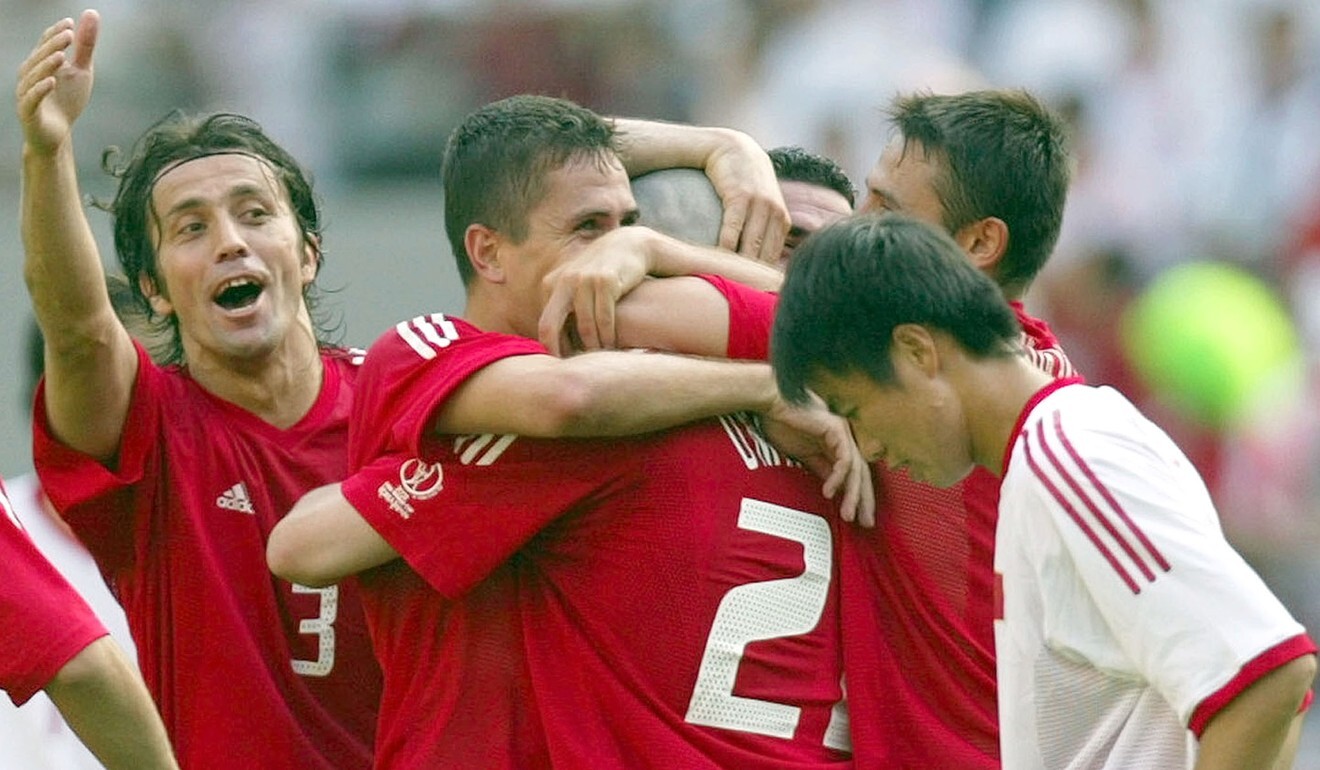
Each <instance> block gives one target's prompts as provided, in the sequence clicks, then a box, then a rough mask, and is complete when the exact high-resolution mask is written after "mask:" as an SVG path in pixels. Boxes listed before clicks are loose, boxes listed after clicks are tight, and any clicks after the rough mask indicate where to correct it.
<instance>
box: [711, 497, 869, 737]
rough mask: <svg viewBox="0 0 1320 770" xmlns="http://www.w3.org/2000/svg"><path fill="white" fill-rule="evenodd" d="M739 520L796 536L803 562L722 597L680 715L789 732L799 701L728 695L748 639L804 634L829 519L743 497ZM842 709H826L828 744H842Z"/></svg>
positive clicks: (815, 602)
mask: <svg viewBox="0 0 1320 770" xmlns="http://www.w3.org/2000/svg"><path fill="white" fill-rule="evenodd" d="M738 526H739V527H740V528H742V529H748V530H752V531H753V532H761V533H763V534H767V535H773V536H775V537H782V538H785V539H787V540H793V541H795V542H798V543H801V544H802V560H803V562H804V565H805V569H803V570H802V574H800V575H798V576H796V577H792V578H784V579H779V580H766V581H762V582H759V583H749V584H747V585H741V586H735V587H734V588H732V589H730V590H729V592H728V593H727V594H725V595H724V598H723V599H721V600H720V606H719V609H718V610H717V611H716V613H715V622H714V624H713V625H712V626H711V629H710V636H709V637H708V638H707V639H706V652H705V654H704V655H703V656H702V658H701V667H700V669H698V671H697V682H696V685H695V687H694V688H693V691H692V700H691V701H690V702H689V703H688V711H687V717H686V718H687V721H688V722H690V723H692V724H697V725H705V726H707V727H718V728H722V729H725V730H738V731H741V732H749V733H757V734H759V735H769V736H773V737H776V738H784V739H791V738H792V737H793V734H794V732H796V731H797V726H798V719H799V717H800V716H801V713H800V712H801V709H800V708H798V707H797V706H790V705H788V704H785V703H774V702H772V701H766V700H760V699H757V698H745V697H742V696H740V695H734V694H733V687H734V682H735V680H736V679H737V678H738V666H739V665H740V664H741V663H742V658H743V652H744V650H746V648H747V645H748V644H749V643H750V642H755V641H761V640H764V639H777V638H780V637H786V636H797V635H799V634H805V633H808V632H809V631H811V630H812V629H813V628H815V627H816V624H817V623H819V622H820V616H821V613H822V612H824V610H825V601H826V599H827V598H828V596H829V588H830V572H831V568H832V565H833V550H832V538H831V536H830V526H829V524H828V523H827V522H826V521H825V520H824V519H822V518H821V517H819V516H815V515H813V514H810V513H804V512H803V511H798V510H794V509H792V508H785V507H784V506H781V505H775V504H773V503H767V502H763V501H761V500H749V499H747V498H743V501H742V506H741V508H740V510H739V512H738ZM845 714H846V711H844V709H842V708H840V707H838V706H836V707H835V708H834V710H833V713H832V714H831V718H830V725H829V728H828V730H827V731H826V734H825V743H826V745H828V746H830V747H832V748H838V749H846V748H847V747H848V738H847V727H846V724H844V722H845V721H846V719H847V717H846V716H845Z"/></svg>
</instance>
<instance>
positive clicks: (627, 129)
mask: <svg viewBox="0 0 1320 770" xmlns="http://www.w3.org/2000/svg"><path fill="white" fill-rule="evenodd" d="M614 125H615V127H616V128H617V130H618V136H619V158H620V159H621V160H622V161H623V167H624V168H625V169H627V171H628V176H638V175H640V174H645V173H646V172H648V171H655V170H656V169H661V168H675V167H686V168H705V167H706V164H707V163H708V162H709V160H710V158H711V157H712V156H713V155H714V154H715V153H716V152H717V151H718V150H720V149H721V148H724V147H728V146H731V145H734V144H736V143H737V142H739V141H742V140H743V137H744V136H745V135H743V134H741V133H740V132H737V131H734V130H733V129H728V128H716V127H711V126H693V125H688V124H684V123H664V122H660V121H654V120H639V119H636V118H614ZM746 140H747V141H751V139H750V137H748V138H747V139H746Z"/></svg>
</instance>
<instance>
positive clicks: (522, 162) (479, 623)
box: [270, 97, 851, 768]
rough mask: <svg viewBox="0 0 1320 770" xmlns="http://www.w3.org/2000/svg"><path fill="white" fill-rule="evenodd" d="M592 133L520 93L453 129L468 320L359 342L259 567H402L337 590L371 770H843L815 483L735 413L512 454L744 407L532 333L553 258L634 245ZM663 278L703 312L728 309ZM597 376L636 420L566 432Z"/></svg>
mask: <svg viewBox="0 0 1320 770" xmlns="http://www.w3.org/2000/svg"><path fill="white" fill-rule="evenodd" d="M616 141H617V140H616V139H615V138H614V132H613V129H612V127H611V125H610V124H609V123H607V122H605V121H603V120H601V119H600V118H599V117H597V116H595V115H594V114H593V113H591V112H590V111H588V110H584V109H582V108H580V107H577V106H576V105H573V104H571V103H568V102H564V101H562V100H555V99H546V98H540V97H515V98H513V99H509V100H504V101H502V102H497V103H494V104H491V105H488V106H487V107H484V108H482V109H481V110H478V111H477V112H475V113H473V114H472V115H470V116H469V117H468V118H467V119H466V120H465V121H464V123H463V124H462V125H460V127H459V128H458V129H456V131H455V133H454V134H453V135H452V136H451V138H450V142H449V146H448V149H447V152H446V162H445V188H446V196H445V200H446V227H447V229H448V231H449V233H450V238H451V241H452V243H453V246H454V251H455V253H456V254H459V255H464V256H465V258H460V259H459V266H460V272H461V273H462V274H463V275H464V277H465V280H466V281H467V287H468V305H467V316H468V318H467V320H463V319H457V318H452V317H448V316H444V315H441V314H434V315H430V316H423V317H419V318H415V319H412V320H410V321H404V322H402V323H400V324H398V326H397V327H396V328H395V329H394V330H392V331H390V332H388V333H387V334H386V335H384V336H383V337H382V338H381V339H380V340H378V341H377V343H376V344H375V345H373V347H372V351H371V353H370V354H369V356H368V359H367V364H366V366H365V367H364V372H363V375H364V376H363V379H362V382H361V386H362V387H361V390H360V391H359V394H358V402H357V405H356V407H355V417H354V420H353V425H354V429H353V436H352V441H351V449H350V453H351V456H352V460H351V464H352V467H353V469H354V473H353V475H351V476H350V477H349V479H348V480H346V481H345V482H344V483H343V484H342V485H341V486H340V487H338V488H335V487H331V488H328V489H325V490H318V491H317V492H316V493H314V494H313V495H309V496H308V497H307V498H305V499H304V501H303V502H302V503H300V504H299V507H298V508H297V509H295V510H294V511H293V512H292V513H291V514H290V515H289V516H288V517H286V518H285V520H284V521H283V522H281V525H280V527H279V528H278V529H277V530H276V532H275V533H274V534H273V535H272V538H271V543H270V560H271V564H272V566H273V567H274V569H275V570H276V571H277V572H280V573H284V574H291V575H295V576H297V577H298V578H299V579H302V580H305V581H309V582H310V581H313V580H315V581H320V580H326V579H335V578H337V577H339V576H340V575H342V574H344V573H345V572H351V571H354V570H358V569H364V568H367V567H370V566H372V565H374V564H377V563H381V562H384V561H387V560H389V559H393V558H394V557H395V556H397V555H402V556H403V558H404V562H393V563H391V564H388V565H386V566H385V567H383V568H380V569H376V570H372V571H369V572H366V573H364V574H363V575H362V576H361V578H360V579H361V581H362V583H363V585H364V588H365V589H366V601H367V606H368V612H369V615H370V616H371V618H372V621H373V635H374V638H375V641H376V645H377V651H378V654H379V655H380V657H381V659H382V665H383V667H384V669H385V672H386V693H385V699H384V702H383V705H382V723H381V728H380V730H381V744H380V751H381V754H380V757H379V760H380V761H381V762H382V763H383V764H384V765H385V766H389V767H439V766H465V764H464V763H467V764H471V763H472V762H474V761H478V760H479V761H480V762H481V763H482V764H483V766H503V767H517V766H524V767H537V766H550V765H554V766H562V767H620V768H622V767H629V768H632V767H691V768H703V767H704V768H722V767H744V768H756V767H764V768H772V767H773V768H784V767H835V766H849V765H850V764H851V761H850V759H849V757H848V753H847V750H846V746H847V729H846V711H845V710H844V708H843V704H842V698H843V693H842V688H841V675H842V671H841V668H840V664H841V656H840V652H839V647H838V633H839V629H838V617H837V611H836V604H835V602H836V596H835V594H836V583H835V580H834V577H835V575H834V568H833V558H834V557H833V554H834V547H833V541H834V532H835V529H836V527H837V524H836V523H834V522H833V521H832V518H833V517H835V516H836V515H837V514H836V513H835V512H834V511H833V509H832V507H831V506H830V505H829V504H828V503H827V501H826V500H825V499H824V498H823V497H822V495H821V494H820V492H819V490H818V483H817V482H816V481H814V480H813V479H811V478H810V477H809V476H808V475H807V473H806V472H805V470H804V469H803V468H801V467H799V466H798V465H797V463H795V462H793V461H791V460H789V459H788V458H787V457H786V456H785V455H783V454H781V453H780V452H779V451H777V450H776V449H774V448H773V447H772V446H771V445H770V444H769V443H768V442H767V441H766V439H765V438H764V437H763V436H762V434H761V433H760V432H759V431H758V430H757V429H756V428H755V427H754V425H753V424H752V422H751V421H750V420H749V419H747V418H743V417H722V418H715V419H706V420H702V421H699V422H697V423H695V424H693V425H691V426H689V427H685V428H681V429H677V430H673V431H668V432H662V433H651V434H648V435H644V436H640V437H636V438H628V439H614V440H611V441H602V440H598V439H579V440H575V441H546V440H541V439H538V438H537V436H547V435H556V434H558V433H561V432H563V431H566V430H575V431H577V432H578V434H579V435H581V436H586V435H591V434H593V433H595V434H601V433H608V432H629V431H635V430H639V429H643V428H646V427H651V428H660V427H663V426H665V425H668V424H673V423H674V422H676V421H679V420H691V419H695V418H697V417H700V416H701V412H700V410H701V409H704V410H705V411H704V414H705V415H708V416H709V415H718V414H721V413H724V412H728V411H732V410H734V409H739V408H745V407H761V408H765V407H766V405H767V403H768V402H766V401H765V400H764V395H765V394H764V393H763V392H761V393H759V394H758V396H757V397H756V398H748V396H746V395H741V394H739V395H736V397H735V396H734V395H725V393H726V392H728V393H733V392H734V391H731V390H730V386H729V385H728V384H726V383H734V382H737V383H738V389H739V390H740V391H745V390H746V387H745V382H746V381H747V380H748V376H749V374H748V373H751V374H750V376H751V377H759V376H762V375H764V374H765V373H766V370H765V369H764V368H763V366H764V365H763V364H759V363H746V364H741V365H731V364H728V363H721V362H706V361H699V360H688V359H683V358H676V357H665V356H653V355H646V354H634V353H595V354H586V355H583V356H577V357H574V358H570V359H558V358H555V357H552V356H550V355H548V354H547V352H546V350H545V348H544V347H542V346H541V345H540V344H538V343H537V342H535V340H534V339H533V338H534V335H535V334H536V332H537V323H538V316H539V311H540V306H541V304H542V300H541V294H540V285H541V279H542V278H543V277H544V275H545V274H546V273H547V272H548V271H549V270H550V269H551V268H553V267H554V266H555V265H556V264H558V263H559V261H561V260H562V259H563V258H565V257H566V256H568V255H570V254H574V253H577V252H579V251H581V250H585V249H588V248H590V247H591V246H592V245H593V244H600V243H603V242H605V241H606V240H607V239H611V238H612V236H613V234H614V233H621V235H620V236H619V238H618V239H617V240H619V241H620V242H623V241H626V240H628V239H641V238H648V237H652V236H651V235H648V234H646V233H644V232H643V228H627V227H621V225H624V224H627V223H629V222H630V221H631V219H632V218H633V217H634V216H635V206H634V204H633V201H632V195H631V191H630V190H629V187H628V181H627V176H626V174H625V172H624V169H623V167H622V165H620V163H619V161H618V159H617V157H616V155H615V148H616V146H617V144H616ZM624 230H633V231H634V232H632V233H627V234H623V231H624ZM679 280H680V281H681V282H683V286H684V291H690V292H704V293H705V296H706V298H707V299H709V298H711V297H715V298H717V299H718V300H719V301H720V302H727V304H728V305H734V304H736V302H737V301H739V300H738V296H739V293H740V292H747V290H746V289H741V288H738V287H735V286H734V285H732V284H729V283H727V282H722V281H719V280H712V281H709V282H708V281H703V280H701V279H696V278H693V279H679ZM726 295H727V296H728V297H729V298H728V299H727V300H725V299H724V297H725V296H726ZM757 296H758V297H764V296H765V295H757ZM741 344H742V343H741V341H740V340H739V339H736V338H729V339H726V340H725V341H724V349H723V350H721V351H720V352H722V353H727V354H731V355H733V356H735V357H742V356H743V355H744V353H743V351H741V350H740V345H741ZM739 369H741V370H742V371H741V373H739V374H737V375H733V376H730V375H728V374H726V373H728V372H730V371H735V370H739ZM602 370H605V371H608V372H614V373H617V376H618V378H619V379H620V380H623V379H625V378H633V379H637V378H638V375H639V373H646V372H649V373H650V374H649V375H647V376H644V377H642V378H641V379H642V380H643V381H650V382H652V383H654V387H655V391H654V396H653V401H652V400H640V401H639V400H638V399H637V398H636V397H632V398H630V399H628V400H627V401H622V400H621V401H620V403H619V405H618V410H619V411H618V415H616V419H618V420H620V421H621V422H622V423H623V424H625V425H626V427H625V428H622V429H621V428H620V427H619V424H616V423H613V422H609V421H604V422H603V421H600V420H599V419H593V420H580V419H578V413H579V412H580V409H578V408H577V407H576V406H575V403H576V402H580V401H582V400H583V398H584V395H585V394H584V391H585V390H587V388H586V387H585V383H586V382H587V380H586V379H585V378H584V376H583V374H582V373H585V372H588V371H596V372H598V373H599V372H600V371H602ZM599 378H600V375H599V374H597V380H598V381H599ZM693 403H701V404H703V405H704V406H703V407H694V406H692V405H691V404H693ZM648 421H649V423H648ZM607 425H608V426H609V427H606V426H607ZM478 431H480V433H478ZM519 434H520V435H519ZM838 438H839V440H840V441H841V443H843V444H851V441H850V439H848V438H847V437H846V435H843V434H839V436H838ZM346 502H347V503H350V504H351V505H346V504H345V503H346ZM364 542H365V543H366V544H367V545H366V546H363V545H362V544H363V543H364ZM405 562H406V563H405ZM483 579H484V582H483ZM492 607H493V608H495V609H494V610H492V609H491V608H492ZM493 637H494V638H493ZM479 651H481V652H484V654H481V652H479ZM492 671H494V672H497V676H495V678H489V677H490V675H491V672H492ZM478 674H481V675H483V676H484V677H485V678H480V679H478V678H475V677H476V676H477V675H478ZM472 688H477V689H476V691H475V694H474V691H473V689H472ZM471 703H478V704H481V705H482V707H484V708H485V709H486V711H487V715H486V718H487V719H489V720H490V721H487V722H482V721H481V720H476V719H473V718H472V716H471V714H470V713H469V712H468V710H467V708H466V705H465V704H471ZM419 723H421V724H426V725H428V730H427V732H425V733H423V732H419V731H418V729H417V727H416V726H417V725H418V724H419ZM474 736H476V737H475V739H474ZM459 740H464V741H467V743H466V744H456V741H459Z"/></svg>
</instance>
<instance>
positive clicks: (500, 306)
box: [463, 284, 535, 337]
mask: <svg viewBox="0 0 1320 770" xmlns="http://www.w3.org/2000/svg"><path fill="white" fill-rule="evenodd" d="M505 304H506V303H502V302H500V301H499V298H498V297H497V296H496V295H495V294H494V292H492V291H491V287H490V286H489V285H485V284H483V285H479V286H475V287H473V288H472V289H471V290H470V291H469V292H468V297H467V304H466V305H465V306H464V308H463V319H464V320H465V321H467V322H468V323H470V324H472V325H473V326H476V327H477V328H478V329H481V330H482V331H487V332H495V333H497V334H513V335H517V336H521V337H526V336H528V335H526V334H524V333H523V332H522V331H520V330H519V328H518V324H517V323H516V322H515V320H514V316H512V315H510V313H508V312H506V308H505ZM532 336H533V337H535V332H533V334H532Z"/></svg>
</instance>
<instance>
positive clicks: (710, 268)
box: [648, 234, 784, 291]
mask: <svg viewBox="0 0 1320 770" xmlns="http://www.w3.org/2000/svg"><path fill="white" fill-rule="evenodd" d="M648 256H649V259H648V266H649V268H650V270H649V272H650V274H651V275H655V276H660V277H671V276H680V275H699V274H707V275H720V276H723V277H725V278H728V279H729V280H731V281H737V282H738V283H741V284H744V285H746V286H751V287H752V288H754V289H760V290H761V291H779V287H780V286H781V285H782V284H783V282H784V274H783V273H782V272H780V271H779V270H778V269H777V268H775V267H772V266H770V265H768V264H766V263H764V262H759V261H757V260H755V259H751V258H749V257H744V256H742V255H741V254H737V253H735V252H732V251H728V250H726V249H718V248H714V247H710V246H698V245H696V244H692V243H686V242H684V241H680V240H677V239H675V238H669V237H667V236H664V235H660V234H657V236H656V237H655V238H654V239H653V240H652V243H651V245H650V247H649V253H648Z"/></svg>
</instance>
